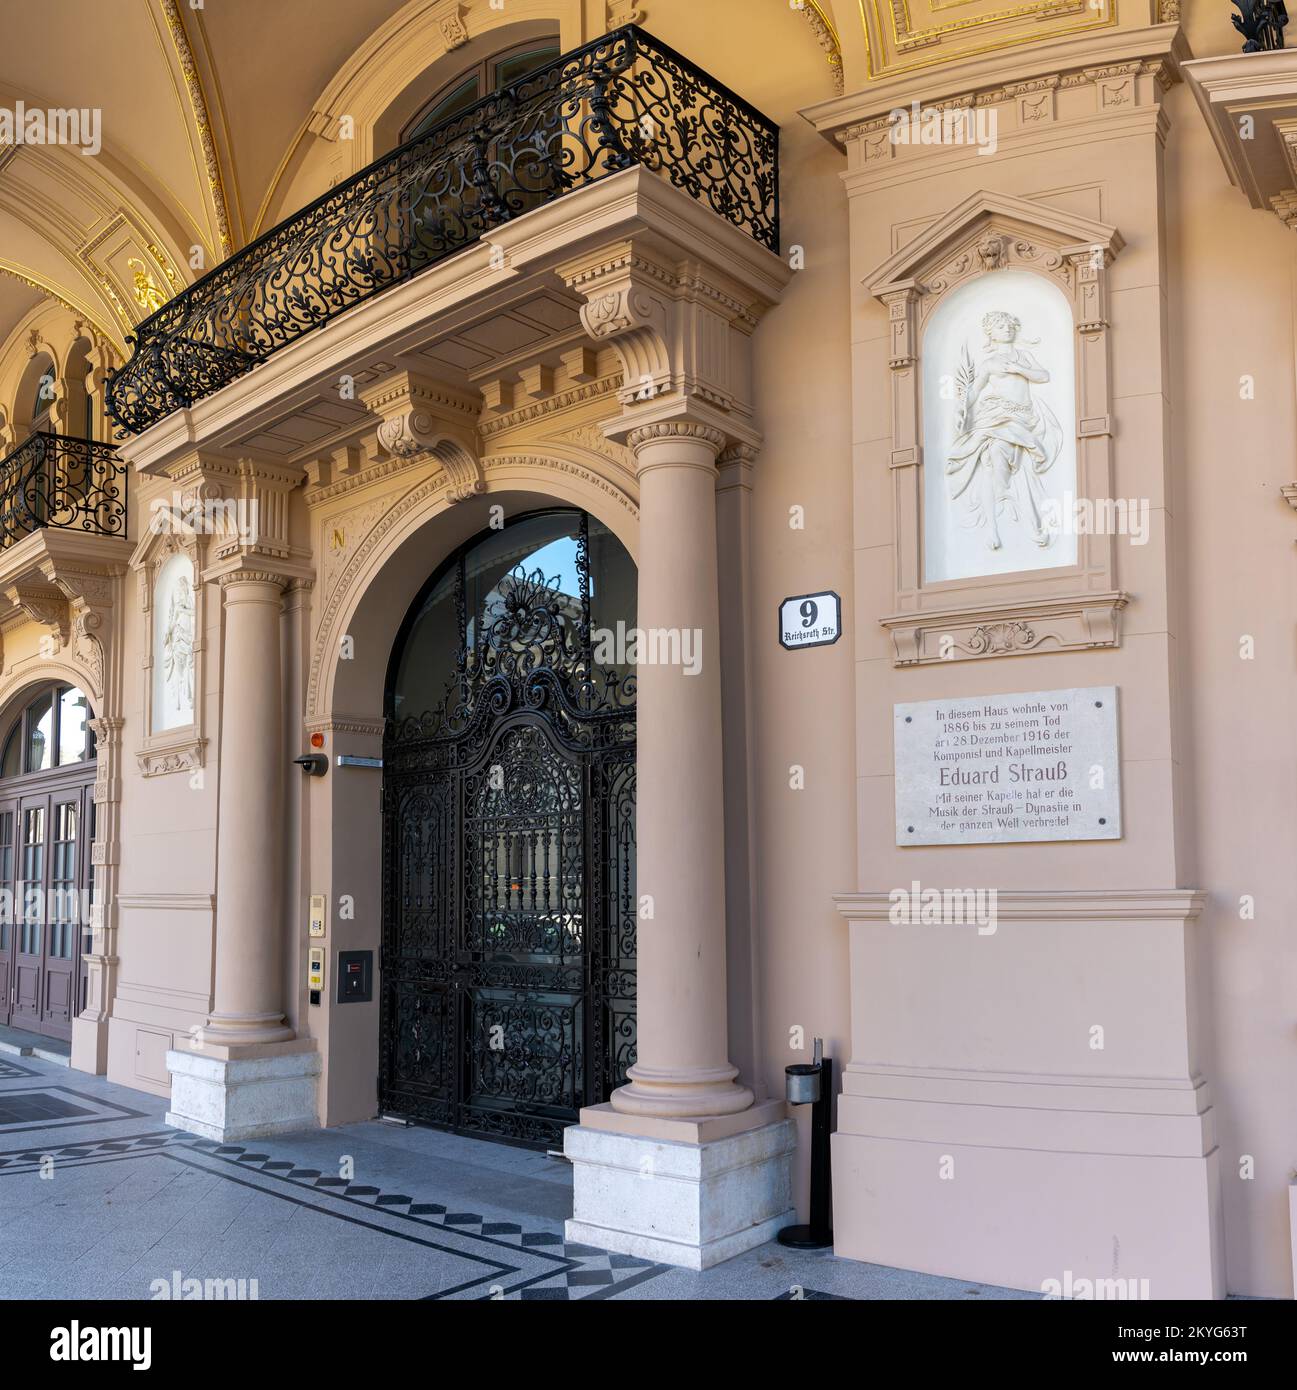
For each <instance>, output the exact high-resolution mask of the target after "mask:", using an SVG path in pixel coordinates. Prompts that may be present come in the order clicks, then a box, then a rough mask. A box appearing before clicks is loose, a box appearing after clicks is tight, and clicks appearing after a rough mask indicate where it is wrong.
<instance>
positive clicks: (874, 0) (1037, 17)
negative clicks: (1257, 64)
mask: <svg viewBox="0 0 1297 1390" xmlns="http://www.w3.org/2000/svg"><path fill="white" fill-rule="evenodd" d="M1161 2H1162V4H1163V5H1164V6H1165V5H1168V4H1170V3H1173V0H1161ZM856 4H857V7H858V8H859V11H860V24H861V28H862V29H863V31H864V38H865V61H866V65H867V71H868V75H869V76H870V77H891V76H895V75H896V74H898V73H904V72H917V71H919V70H921V69H923V68H932V67H937V66H939V65H940V64H943V63H948V62H952V61H954V60H955V59H958V58H971V57H974V56H976V55H977V54H979V53H990V52H995V51H997V50H1001V49H1005V48H1013V47H1017V46H1019V45H1021V44H1028V43H1035V42H1037V41H1039V40H1041V39H1052V38H1058V37H1061V36H1062V35H1065V34H1076V33H1080V32H1082V31H1084V30H1088V29H1103V28H1108V27H1110V26H1112V25H1115V24H1116V23H1117V0H1100V4H1099V5H1098V6H1097V7H1096V6H1095V5H1092V4H1091V3H1090V0H1028V2H1027V3H1025V4H1024V3H1019V4H1016V5H1015V4H1008V5H1004V4H1000V5H989V6H988V0H856ZM974 7H976V10H975V12H974V13H972V14H968V13H967V11H968V10H969V9H971V8H974ZM951 10H963V11H964V12H965V13H964V15H963V16H962V17H961V18H958V19H949V18H944V16H946V15H947V14H948V13H949V11H951ZM916 16H917V18H916ZM1023 21H1026V24H1025V25H1024V24H1023V23H1022V22H1023ZM990 26H993V27H996V28H998V29H999V30H1001V32H1000V33H998V34H997V35H996V36H995V37H994V38H990V39H987V40H986V41H983V42H978V41H977V38H976V35H975V34H974V32H973V31H975V30H978V29H984V28H987V27H990ZM1006 28H1007V29H1009V30H1010V32H1008V33H1005V32H1003V31H1004V30H1005V29H1006ZM952 40H953V41H952ZM933 48H937V49H939V50H940V51H938V52H935V53H933V52H929V53H928V55H927V56H916V57H914V58H912V59H911V57H910V55H911V54H922V52H923V50H925V49H928V50H931V49H933Z"/></svg>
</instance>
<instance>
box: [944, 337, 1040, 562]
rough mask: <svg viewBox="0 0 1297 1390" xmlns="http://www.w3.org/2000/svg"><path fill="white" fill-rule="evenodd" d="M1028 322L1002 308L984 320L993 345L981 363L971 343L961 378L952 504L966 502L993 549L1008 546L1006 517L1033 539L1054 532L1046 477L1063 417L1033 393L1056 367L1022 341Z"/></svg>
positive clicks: (951, 465) (950, 472) (949, 471)
mask: <svg viewBox="0 0 1297 1390" xmlns="http://www.w3.org/2000/svg"><path fill="white" fill-rule="evenodd" d="M1021 329H1022V325H1021V323H1019V321H1018V320H1017V319H1016V318H1015V317H1014V316H1013V315H1012V314H1007V313H1004V312H1002V311H1000V310H995V311H994V312H992V313H989V314H987V315H986V316H985V318H983V319H982V331H983V332H984V333H985V334H986V344H985V346H984V347H983V349H982V352H981V355H980V358H979V360H978V361H977V363H976V364H974V362H973V359H972V357H971V355H970V354H969V351H968V347H967V345H965V347H964V349H963V353H962V358H963V360H962V362H961V363H960V366H959V370H958V371H957V373H956V375H955V398H956V401H957V402H958V404H957V406H956V416H955V435H956V437H955V442H954V443H953V444H952V445H951V448H950V453H949V455H948V456H947V461H946V480H947V486H948V487H949V489H950V498H951V501H952V502H956V501H959V500H960V499H962V500H963V503H964V507H965V509H966V511H967V520H966V521H965V523H964V524H965V525H967V526H985V527H987V528H988V533H987V538H986V543H987V545H988V546H989V547H990V549H992V550H999V549H1000V547H1001V545H1002V544H1003V542H1002V539H1001V536H1000V520H1001V518H1002V517H1003V518H1007V519H1008V520H1010V521H1014V522H1018V521H1024V522H1025V523H1026V526H1027V529H1028V531H1029V533H1030V535H1031V538H1032V540H1033V541H1035V542H1036V544H1037V545H1039V546H1047V545H1048V544H1049V543H1050V540H1051V535H1050V532H1049V530H1048V528H1047V527H1046V525H1045V522H1044V520H1043V518H1042V516H1041V511H1042V505H1041V504H1042V502H1043V501H1044V489H1043V485H1042V483H1041V475H1042V474H1044V473H1046V472H1047V471H1048V470H1049V468H1050V467H1051V466H1052V465H1053V463H1054V460H1055V459H1056V458H1057V457H1058V454H1059V450H1060V448H1061V447H1062V443H1063V431H1062V428H1061V426H1060V425H1059V423H1058V418H1057V416H1055V414H1054V412H1053V411H1052V410H1051V409H1050V408H1049V406H1048V404H1046V402H1045V401H1044V400H1043V399H1042V398H1041V397H1040V395H1039V393H1037V392H1033V391H1032V389H1031V388H1032V386H1033V385H1034V384H1040V383H1043V382H1047V381H1048V380H1049V379H1050V377H1049V372H1048V371H1046V369H1045V368H1044V367H1042V366H1041V364H1040V363H1039V362H1038V361H1037V360H1036V358H1035V357H1034V356H1033V354H1032V353H1030V352H1028V351H1027V350H1026V348H1024V347H1021V346H1019V345H1018V343H1017V341H1016V339H1017V337H1018V334H1019V332H1020V331H1021Z"/></svg>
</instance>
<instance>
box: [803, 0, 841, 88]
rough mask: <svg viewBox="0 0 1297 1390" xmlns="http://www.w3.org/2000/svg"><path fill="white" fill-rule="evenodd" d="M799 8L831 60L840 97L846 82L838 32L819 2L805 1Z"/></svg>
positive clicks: (834, 84)
mask: <svg viewBox="0 0 1297 1390" xmlns="http://www.w3.org/2000/svg"><path fill="white" fill-rule="evenodd" d="M799 8H800V9H801V12H802V13H803V14H804V15H805V16H806V22H807V23H808V24H809V25H810V26H811V30H812V32H813V33H814V35H815V38H816V40H817V42H818V43H819V45H820V47H821V48H822V49H823V50H824V53H825V56H826V57H827V58H828V60H829V67H830V69H831V70H832V76H833V90H834V92H835V93H836V94H837V95H838V96H841V95H842V94H843V92H844V91H845V90H846V82H845V79H844V78H843V74H842V46H841V44H840V43H839V42H838V35H837V31H836V30H835V29H834V27H833V25H832V23H831V22H830V20H829V17H828V15H826V14H825V13H824V11H823V10H822V9H821V8H820V6H819V4H818V3H817V0H804V3H803V4H802V5H800V6H799Z"/></svg>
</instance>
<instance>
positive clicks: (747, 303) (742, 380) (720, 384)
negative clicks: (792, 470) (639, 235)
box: [558, 240, 769, 420]
mask: <svg viewBox="0 0 1297 1390" xmlns="http://www.w3.org/2000/svg"><path fill="white" fill-rule="evenodd" d="M558 274H559V276H560V277H561V278H562V279H563V281H564V282H565V283H566V285H567V286H568V288H569V289H571V290H574V291H575V292H576V293H578V294H579V295H581V296H582V298H583V299H584V301H585V302H584V303H583V304H582V306H581V324H582V326H583V327H584V329H585V331H586V333H587V334H589V336H590V338H591V339H593V340H594V341H595V342H597V343H607V344H608V345H609V346H610V347H612V348H613V349H614V350H615V351H616V353H617V355H618V356H619V357H620V359H621V365H622V384H621V389H620V391H619V398H620V400H621V403H622V406H623V407H624V408H625V409H627V410H632V409H633V410H636V411H641V413H642V407H643V404H644V403H645V402H656V403H658V405H663V404H669V403H674V404H675V405H679V406H691V405H692V406H699V405H701V406H705V407H708V408H710V409H712V410H715V411H719V412H724V413H725V414H727V415H730V416H733V417H736V419H738V420H745V419H747V420H750V418H751V416H752V413H753V412H752V403H751V401H750V400H749V399H748V388H747V380H746V374H745V372H744V369H743V368H744V360H745V355H746V340H747V339H749V338H750V337H751V335H752V332H753V330H754V329H755V328H756V325H757V321H758V319H759V317H760V315H761V313H762V312H764V310H765V308H766V307H768V302H769V301H766V302H762V299H761V298H760V297H759V296H757V295H754V294H753V293H752V292H751V291H750V290H749V289H746V288H744V287H743V286H741V285H740V284H739V283H738V282H737V281H736V280H732V279H730V278H729V277H728V276H727V275H726V274H725V273H724V272H723V271H721V270H720V269H718V268H717V267H715V266H713V265H711V264H710V263H704V262H703V261H701V260H699V259H696V258H692V257H690V256H688V255H685V254H683V253H682V254H681V255H680V257H679V258H677V257H675V256H673V255H668V254H665V248H663V247H662V246H660V245H658V244H654V245H653V246H652V247H649V248H646V247H644V246H642V245H640V244H639V243H638V242H636V241H634V240H625V241H620V242H615V243H612V244H610V245H607V246H604V247H601V248H599V249H598V250H596V251H594V252H591V253H590V254H589V255H587V256H584V257H582V258H581V259H579V260H575V261H571V262H569V263H568V264H566V265H563V266H559V267H558Z"/></svg>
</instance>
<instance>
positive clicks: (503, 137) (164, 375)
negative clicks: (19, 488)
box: [108, 26, 779, 433]
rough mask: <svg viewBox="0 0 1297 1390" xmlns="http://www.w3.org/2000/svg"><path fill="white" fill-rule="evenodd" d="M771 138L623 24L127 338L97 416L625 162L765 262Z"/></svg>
mask: <svg viewBox="0 0 1297 1390" xmlns="http://www.w3.org/2000/svg"><path fill="white" fill-rule="evenodd" d="M778 140H779V137H778V129H777V127H776V126H775V125H774V124H773V123H772V122H771V121H770V120H768V119H767V118H766V117H765V116H763V115H762V114H761V113H760V112H759V111H757V110H756V109H755V108H753V107H752V106H749V105H748V103H747V102H745V101H743V100H742V99H741V98H740V97H738V96H736V95H735V94H734V93H733V92H731V91H729V90H728V89H727V88H725V87H724V86H722V85H721V84H720V83H718V82H716V81H715V80H714V79H712V78H711V77H709V76H708V75H707V74H706V73H704V72H703V71H701V70H700V69H699V68H697V67H695V66H694V65H693V64H692V63H690V62H689V61H688V60H687V59H685V58H683V57H681V56H680V54H678V53H676V52H674V51H673V50H672V49H670V48H668V47H667V46H666V45H665V44H662V43H659V42H658V41H657V40H656V39H654V38H653V37H651V36H650V35H649V34H647V33H645V32H644V31H643V30H641V29H639V28H637V27H635V26H629V27H627V28H624V29H619V30H617V31H615V32H614V33H611V34H608V35H605V36H604V37H603V38H601V39H599V40H597V41H596V42H594V43H591V44H587V45H586V46H585V47H584V48H580V49H577V50H575V51H574V52H571V53H568V54H566V55H564V56H563V57H562V58H559V59H557V60H556V61H555V62H554V63H552V64H551V65H550V66H548V67H547V68H543V69H541V70H540V71H538V72H535V73H532V74H531V75H530V76H528V77H526V78H524V79H522V80H521V81H519V82H517V83H515V84H514V85H512V86H510V87H506V88H504V89H502V90H501V91H498V92H495V93H494V94H492V95H491V96H489V97H487V98H486V99H485V100H483V101H482V102H480V103H478V104H477V105H476V106H475V107H473V108H471V109H470V110H468V111H466V112H464V113H462V114H461V115H459V116H456V117H454V118H453V119H452V120H449V121H447V122H445V123H444V124H442V125H441V126H438V127H436V128H435V129H433V130H432V131H430V132H429V133H427V134H426V135H424V136H421V137H420V138H419V139H418V140H414V141H411V142H410V143H409V144H406V145H403V146H401V147H400V148H399V149H397V150H395V151H393V152H392V153H391V154H389V155H386V156H384V157H383V158H382V159H380V160H378V161H376V162H375V163H374V164H372V165H370V166H369V168H367V169H363V170H362V171H361V172H360V173H359V174H357V175H355V176H354V177H353V178H351V179H349V180H347V181H346V182H345V183H342V184H339V185H338V186H337V187H335V188H333V189H330V191H329V192H328V193H326V194H325V195H324V196H323V197H321V198H319V199H317V200H316V201H315V202H314V203H312V204H310V205H309V206H308V207H306V208H304V209H303V210H302V211H301V212H299V213H297V214H296V215H295V216H294V217H292V218H290V219H289V220H288V221H286V222H283V223H281V224H280V225H279V226H278V227H275V228H273V229H272V230H271V231H269V232H267V233H266V234H265V235H264V236H262V237H260V238H258V239H257V240H256V241H254V242H253V243H251V244H250V245H249V246H247V247H246V248H245V249H244V250H243V251H241V252H239V254H238V255H236V256H233V257H231V258H230V259H229V260H228V261H226V262H224V263H223V264H222V265H220V266H218V267H217V268H216V269H215V270H213V271H211V272H210V273H209V274H208V275H205V276H204V277H203V278H202V279H201V280H198V281H197V282H195V283H194V284H193V285H191V286H190V287H189V288H188V289H186V290H185V291H183V292H182V293H181V294H179V295H177V296H176V297H175V298H174V299H172V300H171V301H170V302H169V303H167V304H166V305H164V306H163V307H162V308H161V309H159V310H158V311H157V312H156V313H155V314H153V315H151V316H150V317H149V318H147V319H145V320H144V321H143V322H142V323H141V324H140V325H139V327H138V329H137V331H136V334H135V337H134V339H133V342H134V354H133V356H132V357H131V360H130V361H129V362H128V363H127V364H126V365H125V367H123V368H122V370H121V371H120V372H118V373H117V374H116V375H115V376H114V378H113V379H112V381H111V383H110V385H109V390H108V409H109V413H110V414H111V415H112V417H113V419H114V421H115V422H116V424H117V425H118V427H119V428H120V429H121V430H124V431H126V432H128V433H139V432H140V431H142V430H144V429H147V428H148V427H149V426H150V425H152V424H155V423H156V422H157V421H159V420H162V419H164V418H166V416H168V415H169V414H171V413H172V412H173V411H175V410H179V409H182V408H186V407H188V406H191V405H192V404H193V403H194V402H196V401H199V400H202V399H203V398H204V397H206V396H209V395H211V394H212V393H213V392H215V391H218V390H220V389H221V387H223V386H225V385H226V384H227V383H229V382H231V381H233V380H235V379H236V378H237V377H240V376H242V375H243V374H244V373H245V372H248V371H250V370H251V369H252V368H253V367H256V366H258V365H259V364H260V363H262V362H265V361H266V360H267V359H268V358H270V357H271V356H273V355H274V354H275V353H276V352H278V351H279V350H280V349H281V348H283V347H286V346H288V345H289V344H290V343H293V342H295V341H296V340H297V339H299V338H301V337H303V336H304V335H305V334H307V333H310V332H311V331H312V330H313V329H316V328H320V327H322V326H323V325H324V324H326V323H329V322H330V321H331V320H332V319H334V318H336V317H337V316H338V315H340V314H343V313H345V312H346V311H347V310H348V309H351V308H353V307H354V306H356V305H358V304H361V303H363V302H364V301H365V300H367V299H369V298H371V297H372V296H374V295H376V294H380V293H381V292H382V291H383V290H386V289H389V288H390V287H392V286H393V285H397V284H400V283H402V282H404V281H406V280H408V279H410V278H411V277H413V276H415V275H418V274H419V273H420V272H421V271H424V270H427V269H428V268H429V267H431V266H433V265H436V264H438V263H439V262H441V261H443V260H445V259H446V258H447V257H448V256H452V255H454V254H455V253H456V252H458V251H461V250H463V249H464V248H466V247H468V246H471V245H472V244H473V243H474V242H476V241H478V240H479V239H480V238H481V237H482V236H483V235H484V234H486V233H487V232H489V231H490V230H491V229H492V228H495V227H498V226H500V225H502V224H503V223H505V222H509V221H512V220H514V219H515V218H518V217H521V216H523V215H524V214H526V213H528V212H531V211H533V210H534V209H536V208H539V207H542V206H544V205H545V204H547V203H551V202H554V201H555V200H556V199H559V198H562V197H563V196H565V195H566V194H569V193H571V192H573V191H574V190H576V189H579V188H583V187H585V186H587V185H589V184H592V183H596V182H598V181H599V180H601V179H605V178H608V177H610V176H611V175H613V174H616V173H618V172H620V171H622V170H625V169H629V168H632V167H634V166H637V165H638V166H641V167H643V168H645V169H647V170H650V171H652V172H653V173H654V174H656V175H659V176H661V177H662V178H663V179H665V180H668V181H669V182H670V183H672V184H674V185H675V186H676V187H677V188H679V189H681V190H682V191H683V192H685V193H686V194H688V195H689V196H690V197H692V198H693V199H695V200H696V201H697V202H699V203H701V204H703V205H704V206H706V207H708V208H710V209H711V210H712V211H713V212H715V213H716V214H717V215H718V216H720V217H722V218H724V219H725V220H726V221H728V222H730V223H732V224H734V225H735V226H737V227H739V228H741V229H742V230H743V231H745V232H747V233H748V235H750V236H751V237H752V238H753V239H754V240H755V241H756V242H758V243H759V244H760V245H762V246H765V247H767V248H768V249H769V250H771V251H775V252H777V251H778V249H779V217H778V178H779V168H778V149H779V143H778Z"/></svg>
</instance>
